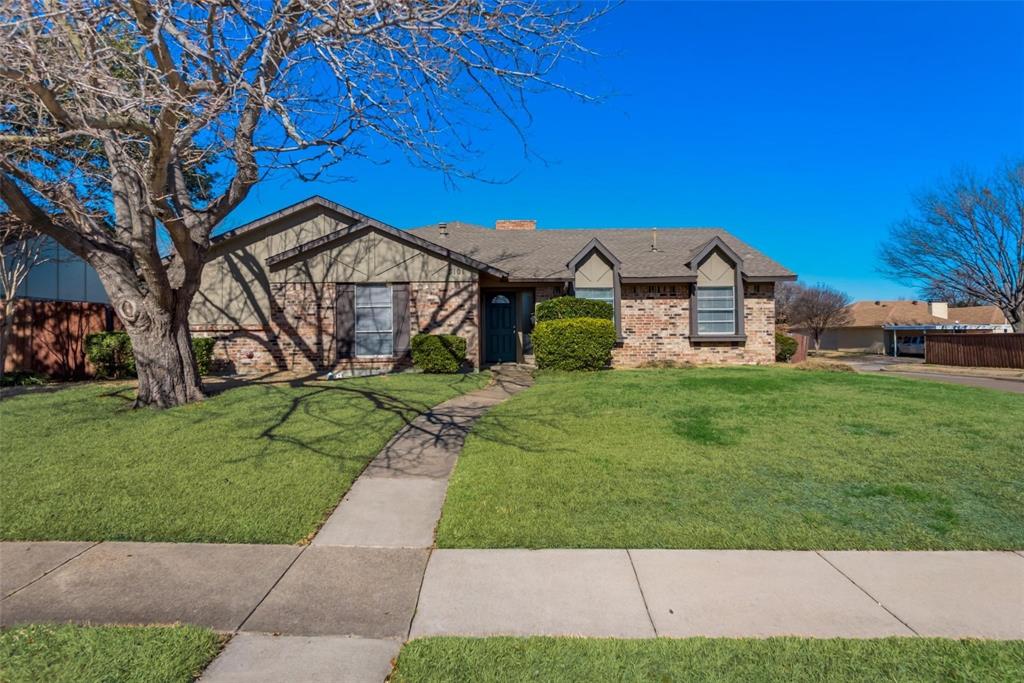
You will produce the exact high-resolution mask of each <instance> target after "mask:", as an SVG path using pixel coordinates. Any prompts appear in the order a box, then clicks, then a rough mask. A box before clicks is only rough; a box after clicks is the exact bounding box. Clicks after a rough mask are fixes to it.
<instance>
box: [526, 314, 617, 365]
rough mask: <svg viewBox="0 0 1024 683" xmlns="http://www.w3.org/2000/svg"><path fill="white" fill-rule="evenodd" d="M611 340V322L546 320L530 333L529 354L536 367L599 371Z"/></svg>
mask: <svg viewBox="0 0 1024 683" xmlns="http://www.w3.org/2000/svg"><path fill="white" fill-rule="evenodd" d="M615 339H616V335H615V324H614V323H613V322H612V321H611V320H600V319H597V318H569V319H566V320H546V321H544V322H540V323H537V327H536V328H534V330H533V351H534V355H535V356H536V358H537V367H539V368H550V369H553V370H600V369H601V368H604V367H606V366H607V365H608V363H609V362H610V361H611V358H612V348H613V347H614V346H615Z"/></svg>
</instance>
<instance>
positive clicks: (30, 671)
mask: <svg viewBox="0 0 1024 683" xmlns="http://www.w3.org/2000/svg"><path fill="white" fill-rule="evenodd" d="M220 646H221V638H220V636H218V635H217V634H216V633H214V632H213V631H210V630H209V629H205V628H197V627H195V626H174V627H158V626H151V627H129V626H106V627H84V626H42V625H39V626H36V625H34V626H22V627H19V628H12V629H9V630H4V631H0V681H3V682H4V683H21V682H22V681H24V682H25V683H28V682H29V681H33V682H35V681H47V682H48V683H111V682H113V681H117V682H118V683H130V682H132V681H138V683H154V682H156V681H159V682H160V683H175V682H176V681H181V682H182V683H191V681H193V680H194V679H195V677H196V676H198V675H199V673H200V672H201V671H202V670H203V669H204V668H205V667H206V665H207V664H209V663H210V660H212V659H213V658H214V657H215V656H216V655H217V652H218V651H219V650H220Z"/></svg>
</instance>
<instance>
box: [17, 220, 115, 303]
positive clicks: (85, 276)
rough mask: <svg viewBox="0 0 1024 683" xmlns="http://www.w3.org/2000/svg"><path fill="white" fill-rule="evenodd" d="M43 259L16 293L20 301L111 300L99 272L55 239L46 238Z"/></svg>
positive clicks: (101, 301)
mask: <svg viewBox="0 0 1024 683" xmlns="http://www.w3.org/2000/svg"><path fill="white" fill-rule="evenodd" d="M40 256H41V258H40V263H39V265H37V266H35V267H34V268H33V269H32V270H31V271H29V274H28V277H26V278H25V281H24V282H23V283H22V284H21V287H19V288H18V289H17V291H15V293H14V295H15V298H16V299H37V300H40V301H90V302H92V303H98V304H105V303H107V302H108V301H109V300H108V298H107V292H106V290H105V289H103V283H101V282H100V278H99V275H97V274H96V271H95V269H93V267H92V266H90V265H89V264H88V263H86V262H85V261H83V260H82V259H80V258H78V257H77V256H75V255H74V254H72V253H71V252H70V251H68V250H67V249H65V248H64V247H62V246H61V245H59V244H57V243H56V242H55V241H53V240H52V239H50V238H48V237H47V238H45V243H44V245H43V247H42V250H41V254H40Z"/></svg>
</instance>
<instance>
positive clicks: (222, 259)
mask: <svg viewBox="0 0 1024 683" xmlns="http://www.w3.org/2000/svg"><path fill="white" fill-rule="evenodd" d="M795 278H796V276H795V275H794V274H793V273H791V272H789V271H788V270H786V269H785V268H783V267H782V266H780V265H779V264H778V263H776V262H775V261H773V260H771V259H770V258H768V257H767V256H765V255H763V254H761V253H760V252H758V251H756V250H754V249H753V248H751V247H749V246H747V245H746V244H744V243H743V242H740V241H739V240H737V239H736V238H734V237H733V236H731V235H729V234H728V233H726V232H725V231H724V230H721V229H719V228H671V229H661V230H653V229H641V228H635V229H592V230H577V229H572V230H537V229H536V224H535V223H534V221H527V220H515V221H498V222H497V224H496V226H495V228H494V229H491V228H484V227H480V226H474V225H468V224H465V223H440V224H435V225H431V226H427V227H422V228H417V229H412V230H400V229H398V228H394V227H392V226H389V225H387V224H384V223H382V222H380V221H377V220H374V219H372V218H369V217H368V216H365V215H363V214H361V213H359V212H356V211H353V210H351V209H348V208H345V207H343V206H340V205H338V204H335V203H333V202H329V201H327V200H325V199H322V198H319V197H314V198H311V199H308V200H306V201H304V202H301V203H299V204H296V205H294V206H291V207H289V208H287V209H284V210H282V211H278V212H276V213H274V214H271V215H269V216H266V217H264V218H261V219H259V220H256V221H253V222H252V223H249V224H247V225H244V226H242V227H240V228H237V229H235V230H232V231H230V232H228V233H225V234H222V235H220V236H218V237H216V238H215V239H214V244H213V245H212V247H211V250H210V253H209V257H208V264H207V266H206V270H205V271H204V274H203V286H202V289H201V290H200V293H199V296H197V298H196V301H195V304H194V306H193V310H192V316H191V319H192V325H191V326H192V331H193V333H194V334H197V335H205V336H212V337H215V338H216V339H217V340H218V341H217V344H216V347H215V358H216V359H217V361H218V362H219V363H220V364H221V365H222V367H225V368H226V369H228V370H234V371H237V372H274V371H294V372H300V373H318V372H325V371H329V370H330V371H335V372H342V373H346V372H352V373H359V372H364V371H379V370H390V369H394V368H398V367H402V366H405V365H407V364H408V363H409V343H410V338H411V337H412V336H413V335H415V334H417V333H420V332H436V333H445V334H456V335H459V336H461V337H463V338H465V339H466V341H467V357H468V360H469V362H471V363H472V364H473V365H474V366H476V367H480V366H484V365H488V364H492V363H501V362H523V361H529V360H530V356H531V354H532V346H531V341H530V333H531V331H532V326H533V311H534V308H535V307H536V305H537V304H538V303H539V302H541V301H544V300H546V299H550V298H552V297H556V296H562V295H575V296H579V297H587V298H594V299H602V300H605V301H608V302H610V303H611V304H612V305H613V308H614V311H615V326H616V330H617V332H618V335H619V344H618V345H617V348H616V349H615V351H614V352H613V364H614V365H616V366H622V367H629V366H637V365H641V364H644V363H648V362H665V361H674V362H684V361H689V362H695V363H713V362H720V363H770V362H772V361H774V356H775V340H774V326H775V298H774V287H775V283H776V282H778V281H780V280H793V279H795ZM693 312H695V314H694V315H692V314H691V313H693Z"/></svg>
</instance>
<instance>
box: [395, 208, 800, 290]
mask: <svg viewBox="0 0 1024 683" xmlns="http://www.w3.org/2000/svg"><path fill="white" fill-rule="evenodd" d="M409 232H411V233H412V234H414V235H416V236H417V237H422V238H424V239H428V240H430V241H431V242H434V243H436V244H438V245H441V246H444V247H447V248H448V249H451V250H453V251H457V252H459V253H462V254H464V255H466V256H469V257H471V258H474V259H477V260H478V261H483V262H485V263H488V264H490V265H492V266H494V267H496V268H500V269H502V270H505V271H507V272H508V273H509V276H510V277H511V278H514V279H551V278H560V279H567V278H570V277H572V274H571V273H569V272H568V270H567V268H566V264H567V263H568V262H569V261H570V260H572V258H573V257H574V256H576V255H577V254H578V253H579V251H580V250H581V249H582V248H583V247H585V246H586V245H587V243H588V242H590V241H591V240H592V239H594V238H597V239H598V240H600V241H601V243H602V244H603V245H604V246H605V247H607V248H608V250H609V251H611V252H612V253H613V254H615V256H616V257H617V258H618V259H619V260H620V261H621V262H622V265H621V267H620V270H619V273H620V275H621V276H622V277H624V278H668V277H676V276H678V277H682V278H686V277H692V276H693V272H692V271H691V270H690V268H689V267H688V266H687V263H688V262H689V261H690V259H691V257H692V256H693V254H694V253H695V252H696V251H697V250H698V249H699V248H700V247H701V246H702V245H703V244H705V243H706V242H707V241H708V240H710V239H711V238H712V237H715V236H718V237H720V238H721V239H722V240H723V241H724V242H725V243H726V244H728V245H729V247H731V248H732V249H733V250H734V251H735V252H736V253H737V254H739V256H740V257H741V258H742V259H743V271H744V273H745V274H746V275H747V276H750V277H756V278H786V279H792V278H794V277H795V275H794V274H793V273H792V272H791V271H789V270H787V269H786V268H784V267H783V266H782V265H780V264H779V263H777V262H776V261H774V260H772V259H770V258H768V257H767V256H765V255H764V254H762V253H761V252H759V251H757V250H756V249H754V248H753V247H750V246H749V245H747V244H745V243H743V242H741V241H740V240H738V239H736V238H735V237H733V236H732V235H730V234H729V233H727V232H726V231H725V230H722V229H721V228H658V229H657V239H658V250H657V251H652V250H651V241H652V236H653V229H652V228H594V229H564V230H493V229H491V228H485V227H482V226H479V225H471V224H468V223H458V222H454V223H448V224H447V233H448V234H447V236H444V235H442V234H441V231H440V228H439V226H438V224H434V225H428V226H423V227H420V228H414V229H412V230H410V231H409Z"/></svg>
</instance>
